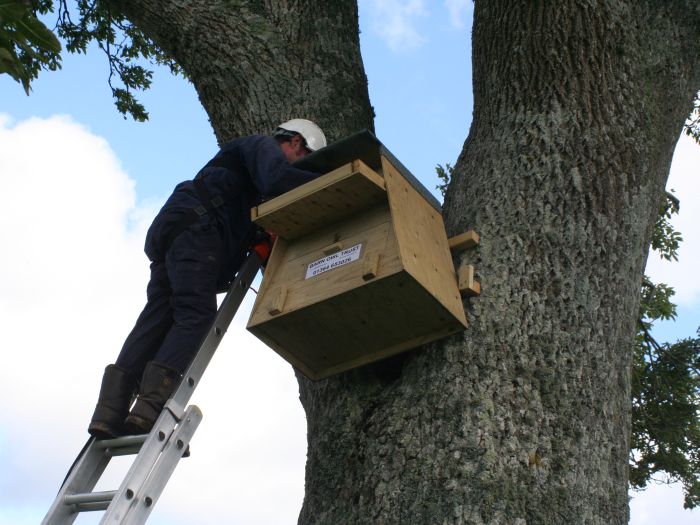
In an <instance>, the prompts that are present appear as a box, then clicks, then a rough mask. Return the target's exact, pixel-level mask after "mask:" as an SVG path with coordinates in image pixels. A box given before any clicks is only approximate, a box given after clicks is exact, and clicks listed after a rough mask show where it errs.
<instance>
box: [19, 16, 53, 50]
mask: <svg viewBox="0 0 700 525" xmlns="http://www.w3.org/2000/svg"><path fill="white" fill-rule="evenodd" d="M17 29H18V31H21V32H22V33H23V34H24V36H26V37H27V38H28V39H29V40H31V41H32V42H33V43H34V44H35V45H37V46H38V47H40V48H41V49H43V50H46V51H50V52H52V53H60V52H61V43H60V42H59V41H58V38H56V35H54V34H53V33H52V32H51V30H50V29H49V28H48V27H46V26H45V25H44V24H42V23H41V22H40V21H39V20H38V19H37V18H35V17H33V16H29V17H27V18H26V19H23V20H20V21H19V22H17Z"/></svg>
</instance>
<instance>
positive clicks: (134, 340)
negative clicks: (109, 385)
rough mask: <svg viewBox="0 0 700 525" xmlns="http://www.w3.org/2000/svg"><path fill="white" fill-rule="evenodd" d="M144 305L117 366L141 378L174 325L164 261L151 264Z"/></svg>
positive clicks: (170, 293) (125, 342) (169, 288)
mask: <svg viewBox="0 0 700 525" xmlns="http://www.w3.org/2000/svg"><path fill="white" fill-rule="evenodd" d="M146 297H147V299H148V300H147V302H146V306H145V307H144V309H143V311H142V312H141V315H139V318H138V319H137V321H136V325H134V328H133V329H132V330H131V333H130V334H129V336H128V337H127V338H126V341H124V345H123V346H122V349H121V352H120V353H119V357H117V361H116V363H115V364H116V365H117V366H120V367H122V368H124V369H126V370H129V371H130V372H132V373H133V374H135V375H136V376H137V377H141V374H143V371H144V369H145V368H146V363H148V362H149V361H151V360H152V359H153V358H154V357H155V355H156V353H157V352H158V349H159V348H160V347H161V345H162V344H163V340H164V339H165V337H166V335H167V334H168V332H169V331H170V329H171V328H172V325H173V311H172V307H171V301H172V289H171V286H170V280H169V279H168V271H167V268H166V265H165V261H159V262H153V263H151V279H150V281H149V282H148V287H147V289H146Z"/></svg>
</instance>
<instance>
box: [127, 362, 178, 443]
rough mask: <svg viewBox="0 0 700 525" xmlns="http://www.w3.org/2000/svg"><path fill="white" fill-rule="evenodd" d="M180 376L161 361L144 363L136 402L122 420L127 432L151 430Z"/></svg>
mask: <svg viewBox="0 0 700 525" xmlns="http://www.w3.org/2000/svg"><path fill="white" fill-rule="evenodd" d="M181 377H182V375H181V374H180V372H178V371H177V370H175V369H174V368H170V367H169V366H166V365H164V364H162V363H157V362H155V361H151V362H150V363H148V364H147V365H146V369H145V370H144V371H143V378H142V379H141V387H140V388H139V395H138V397H137V398H136V403H135V404H134V408H132V409H131V413H130V414H129V415H128V416H127V418H126V421H125V422H124V425H125V427H126V431H127V433H128V434H147V433H149V432H150V431H151V429H152V428H153V424H154V423H155V422H156V419H158V416H159V415H160V413H161V411H162V410H163V406H164V405H165V403H166V401H167V400H168V399H169V398H170V396H171V395H172V393H173V392H174V391H175V389H176V388H177V385H178V384H179V383H180V378H181Z"/></svg>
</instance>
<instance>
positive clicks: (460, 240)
mask: <svg viewBox="0 0 700 525" xmlns="http://www.w3.org/2000/svg"><path fill="white" fill-rule="evenodd" d="M480 240H481V237H480V236H479V234H478V233H476V232H475V231H474V230H469V231H466V232H464V233H460V234H459V235H455V236H454V237H450V238H449V239H448V240H447V243H448V245H449V247H450V251H451V252H458V251H462V250H467V249H469V248H474V246H476V245H477V244H479V241H480Z"/></svg>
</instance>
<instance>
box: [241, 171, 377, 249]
mask: <svg viewBox="0 0 700 525" xmlns="http://www.w3.org/2000/svg"><path fill="white" fill-rule="evenodd" d="M383 201H386V192H385V190H384V181H383V179H382V178H381V176H380V175H378V174H377V173H376V172H374V171H373V170H371V169H370V168H368V167H367V166H366V165H365V164H364V163H363V162H362V161H359V160H356V161H353V162H351V163H349V164H345V165H344V166H342V167H340V168H338V169H336V170H334V171H332V172H330V173H327V174H326V175H323V176H321V177H319V178H317V179H315V180H313V181H311V182H308V183H306V184H304V185H302V186H299V187H298V188H295V189H294V190H292V191H289V192H287V193H285V194H283V195H280V196H279V197H276V198H274V199H271V200H269V201H267V202H264V203H262V204H261V205H259V206H258V207H257V208H253V210H252V211H251V217H252V220H253V222H255V223H256V224H258V225H259V226H261V227H263V228H264V229H266V230H267V231H270V232H273V233H276V234H277V235H279V236H280V237H283V238H285V239H288V240H291V239H296V238H299V237H301V236H303V235H305V234H307V233H309V232H311V231H313V230H315V229H318V228H320V227H323V226H326V225H328V224H330V223H334V222H337V221H339V220H342V219H345V218H347V217H348V216H351V215H353V214H356V213H357V212H359V211H362V210H364V209H367V208H369V207H372V206H374V205H376V204H378V203H380V202H383Z"/></svg>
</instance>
